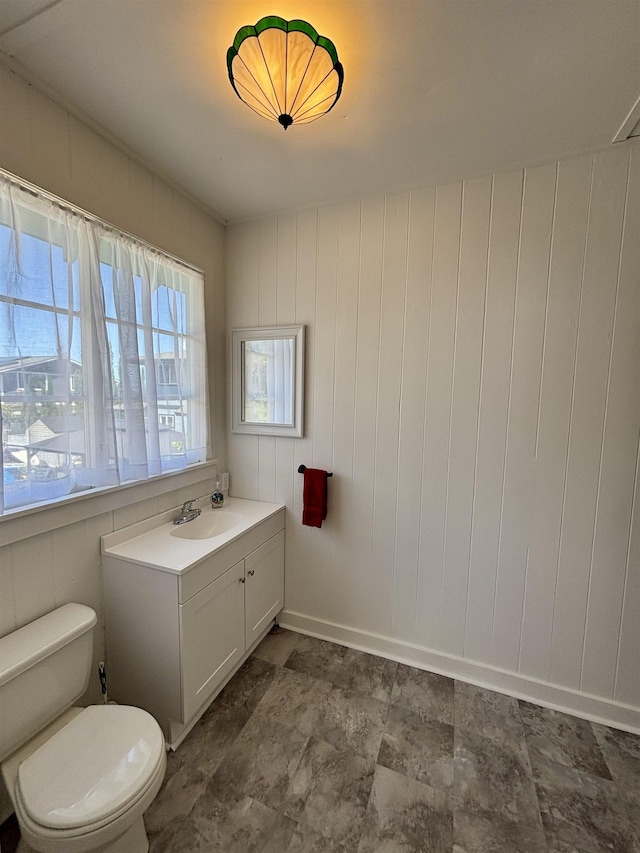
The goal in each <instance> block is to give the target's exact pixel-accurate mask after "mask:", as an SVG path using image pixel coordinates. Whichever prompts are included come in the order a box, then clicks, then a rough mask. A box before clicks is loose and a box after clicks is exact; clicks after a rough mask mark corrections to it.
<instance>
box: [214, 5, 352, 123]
mask: <svg viewBox="0 0 640 853" xmlns="http://www.w3.org/2000/svg"><path fill="white" fill-rule="evenodd" d="M227 70H228V71H229V80H230V81H231V85H232V86H233V88H234V90H235V92H236V94H237V96H238V97H239V98H240V100H241V101H244V103H245V104H246V105H247V106H248V107H251V109H252V110H254V111H255V112H256V113H258V115H261V116H263V117H264V118H267V119H270V120H271V121H277V122H279V123H280V124H281V125H282V127H284V129H285V130H286V129H287V128H288V127H290V126H291V125H292V124H309V122H312V121H315V120H316V119H318V118H320V116H323V115H324V114H325V113H328V112H329V110H330V109H331V108H332V107H333V106H334V104H335V103H336V101H337V100H338V98H339V97H340V93H341V92H342V81H343V79H344V71H343V68H342V65H341V63H340V62H339V61H338V53H337V51H336V49H335V47H334V45H333V42H331V41H330V40H329V39H328V38H325V37H324V36H321V35H319V34H318V33H317V32H316V30H314V28H313V27H312V26H311V25H310V24H308V23H307V22H306V21H297V20H296V21H285V20H284V19H283V18H279V17H278V16H276V15H269V16H268V17H266V18H262V19H261V20H259V21H258V23H257V24H256V25H255V26H246V27H241V28H240V29H239V30H238V32H237V33H236V37H235V38H234V40H233V44H232V45H231V47H230V48H229V50H228V51H227Z"/></svg>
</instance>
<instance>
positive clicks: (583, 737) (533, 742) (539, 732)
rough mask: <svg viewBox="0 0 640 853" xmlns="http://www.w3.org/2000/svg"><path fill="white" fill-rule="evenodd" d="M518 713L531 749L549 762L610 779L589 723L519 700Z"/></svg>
mask: <svg viewBox="0 0 640 853" xmlns="http://www.w3.org/2000/svg"><path fill="white" fill-rule="evenodd" d="M520 714H521V716H522V721H523V723H524V728H525V737H526V739H527V745H528V747H529V751H530V752H538V753H540V754H541V755H544V756H545V757H546V758H550V759H551V760H552V761H558V762H559V763H560V764H566V765H567V766H568V767H575V768H576V770H585V771H586V772H587V773H591V774H593V775H594V776H601V777H602V778H603V779H611V774H610V773H609V768H608V767H607V764H606V761H605V760H604V756H603V755H602V750H601V749H600V746H599V745H598V741H597V740H596V737H595V735H594V733H593V729H592V728H591V723H589V722H588V721H587V720H581V719H579V718H578V717H571V716H569V714H563V713H562V712H561V711H553V710H552V709H550V708H542V707H541V706H540V705H532V704H530V703H529V702H520Z"/></svg>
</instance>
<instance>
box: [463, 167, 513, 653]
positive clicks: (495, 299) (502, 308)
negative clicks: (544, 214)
mask: <svg viewBox="0 0 640 853" xmlns="http://www.w3.org/2000/svg"><path fill="white" fill-rule="evenodd" d="M521 199H522V174H521V173H520V172H511V173H508V174H504V175H496V176H495V177H494V180H493V188H492V203H491V224H490V230H489V257H488V270H487V282H486V296H485V299H486V304H485V321H484V331H483V341H482V371H481V380H480V381H481V386H480V387H481V390H480V394H481V398H480V411H479V419H478V442H477V448H476V461H475V481H476V487H475V494H474V503H473V516H474V517H473V529H472V538H471V560H470V564H469V595H468V602H469V610H468V612H467V620H466V626H465V656H466V657H469V658H471V659H472V660H478V661H482V662H485V663H490V662H491V659H492V653H493V650H492V628H493V613H494V604H495V593H496V581H497V564H498V554H499V546H500V519H501V512H502V494H503V480H504V460H505V448H506V435H507V414H508V405H509V379H510V374H511V344H512V339H513V316H514V303H515V283H516V269H517V260H518V244H519V237H520V213H521Z"/></svg>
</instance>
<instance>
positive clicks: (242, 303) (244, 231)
mask: <svg viewBox="0 0 640 853" xmlns="http://www.w3.org/2000/svg"><path fill="white" fill-rule="evenodd" d="M258 234H259V223H255V222H250V223H247V224H244V225H240V226H238V228H236V229H234V230H232V231H231V232H230V233H229V234H228V235H227V264H226V267H227V279H228V280H230V281H234V282H235V283H236V284H235V286H234V287H230V288H228V289H227V290H228V293H227V328H228V330H229V332H228V342H227V352H228V361H229V365H228V368H229V371H230V370H231V350H230V335H231V329H239V328H243V327H251V326H257V325H258V319H259V318H258V310H259V305H260V302H259V296H260V292H259V271H260V254H259V243H258ZM247 246H251V249H250V250H247V249H246V248H245V247H247ZM227 399H228V401H229V406H230V405H231V387H230V386H229V390H228V393H227ZM228 446H229V459H230V467H231V461H232V463H233V467H232V471H231V484H230V486H231V488H230V491H231V494H233V495H241V496H242V497H244V498H250V499H252V500H256V499H257V497H258V470H259V439H258V436H256V435H239V434H237V433H232V432H230V433H229V437H228Z"/></svg>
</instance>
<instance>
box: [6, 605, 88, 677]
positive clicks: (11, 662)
mask: <svg viewBox="0 0 640 853" xmlns="http://www.w3.org/2000/svg"><path fill="white" fill-rule="evenodd" d="M97 621H98V618H97V616H96V613H95V611H94V610H92V609H91V608H90V607H86V606H85V605H84V604H65V605H63V606H62V607H58V608H57V609H56V610H52V611H51V613H47V614H45V615H44V616H41V617H40V618H39V619H36V620H35V622H30V623H29V624H28V625H25V626H24V627H22V628H18V630H17V631H14V632H13V633H11V634H7V636H6V637H2V639H0V686H1V685H3V684H6V683H7V682H8V681H11V679H12V678H15V677H16V676H18V675H20V673H22V672H24V671H25V670H27V669H29V668H30V667H32V666H34V665H35V664H36V663H38V662H39V661H41V660H44V659H45V658H47V657H49V655H52V654H53V653H54V652H56V651H58V649H61V648H62V647H63V646H66V645H67V644H68V643H70V642H72V641H73V640H75V639H76V637H80V636H81V635H82V634H85V633H86V632H87V631H90V630H91V629H92V628H93V626H94V625H95V624H96V622H97Z"/></svg>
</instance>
